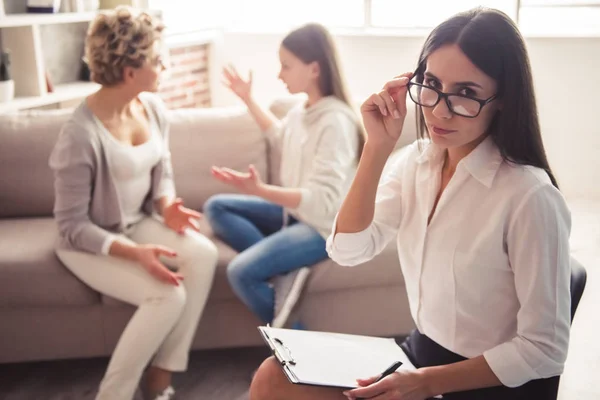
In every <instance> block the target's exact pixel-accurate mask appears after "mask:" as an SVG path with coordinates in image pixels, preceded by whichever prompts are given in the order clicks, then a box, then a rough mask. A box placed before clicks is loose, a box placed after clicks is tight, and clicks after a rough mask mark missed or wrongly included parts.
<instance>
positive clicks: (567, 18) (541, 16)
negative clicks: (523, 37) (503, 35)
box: [518, 0, 600, 35]
mask: <svg viewBox="0 0 600 400" xmlns="http://www.w3.org/2000/svg"><path fill="white" fill-rule="evenodd" d="M518 18H519V19H518V21H519V27H520V29H521V30H522V31H523V33H525V34H528V33H530V34H536V33H537V34H546V35H569V34H598V33H600V0H579V1H577V0H521V7H520V8H519V17H518Z"/></svg>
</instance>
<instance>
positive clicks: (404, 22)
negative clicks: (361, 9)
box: [370, 0, 517, 28]
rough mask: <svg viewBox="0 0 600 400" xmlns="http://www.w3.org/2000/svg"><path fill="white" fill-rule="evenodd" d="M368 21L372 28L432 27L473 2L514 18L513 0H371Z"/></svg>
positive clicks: (473, 4) (514, 2)
mask: <svg viewBox="0 0 600 400" xmlns="http://www.w3.org/2000/svg"><path fill="white" fill-rule="evenodd" d="M370 3H371V25H372V26H373V27H376V28H380V27H383V28H432V27H434V26H436V25H437V24H439V23H441V22H443V21H444V20H445V19H447V18H449V17H451V16H452V15H454V14H456V13H457V12H460V11H463V10H468V9H470V8H473V7H477V6H485V7H492V8H497V9H499V10H502V11H504V12H505V13H506V14H508V15H509V16H510V17H511V18H513V19H515V18H516V11H517V6H516V0H453V1H447V0H445V1H444V0H421V1H414V2H411V3H406V2H403V1H398V0H371V2H370Z"/></svg>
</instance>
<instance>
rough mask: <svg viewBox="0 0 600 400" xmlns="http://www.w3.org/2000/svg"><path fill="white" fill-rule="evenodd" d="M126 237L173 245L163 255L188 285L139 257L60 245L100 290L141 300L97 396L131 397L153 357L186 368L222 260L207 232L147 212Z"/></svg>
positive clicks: (106, 399)
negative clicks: (165, 278) (169, 254)
mask: <svg viewBox="0 0 600 400" xmlns="http://www.w3.org/2000/svg"><path fill="white" fill-rule="evenodd" d="M121 240H123V241H129V242H135V243H139V244H157V245H163V246H167V247H169V248H171V249H172V250H174V251H175V252H176V253H177V257H174V258H166V257H165V258H163V259H162V261H163V262H164V263H165V265H168V266H170V267H173V268H177V269H178V272H179V273H181V274H182V275H183V276H184V280H183V281H182V283H183V285H181V284H180V285H179V286H174V285H170V284H166V283H163V282H161V281H159V280H157V279H156V278H154V277H153V276H151V275H150V274H149V273H148V272H146V270H145V269H144V268H143V267H142V266H141V265H140V264H138V263H136V262H133V261H129V260H125V259H121V258H117V257H113V256H99V255H95V254H91V253H86V252H80V251H71V250H58V251H57V255H58V257H59V258H60V260H61V261H62V262H63V264H64V265H65V266H66V267H67V268H68V269H69V270H71V271H72V272H73V273H74V274H75V275H76V276H77V277H78V278H79V279H81V280H82V281H83V282H85V283H86V284H87V285H89V286H90V287H92V288H93V289H94V290H96V291H98V292H100V293H103V294H106V295H108V296H110V297H114V298H116V299H119V300H121V301H124V302H127V303H129V304H132V305H136V306H137V307H138V308H137V311H136V312H135V314H134V315H133V317H132V318H131V320H130V321H129V323H128V324H127V326H126V328H125V330H124V331H123V334H122V335H121V337H120V339H119V342H118V344H117V347H116V349H115V351H114V353H113V355H112V357H111V359H110V363H109V365H108V369H107V371H106V373H105V375H104V378H103V379H102V383H101V384H100V389H99V392H98V395H97V397H96V399H97V400H131V399H132V398H133V396H134V394H135V391H136V388H137V386H138V383H139V381H140V378H141V375H142V373H143V371H144V369H145V367H146V366H147V364H148V363H149V362H150V360H151V358H152V357H153V356H154V359H153V360H152V365H154V366H156V367H159V368H161V369H165V370H168V371H174V372H175V371H184V370H185V369H186V368H187V363H188V353H189V349H190V346H191V343H192V340H193V338H194V334H195V332H196V328H197V326H198V320H199V319H200V316H201V314H202V311H203V309H204V306H205V304H206V299H207V297H208V294H209V291H210V288H211V286H212V281H213V277H214V273H215V267H216V264H217V249H216V247H215V245H214V244H213V243H212V242H211V241H210V240H209V239H207V238H206V237H205V236H203V235H200V234H198V233H196V232H192V231H190V230H188V231H187V232H186V234H184V235H179V234H177V233H176V232H174V231H172V230H170V229H169V228H168V227H167V226H165V225H164V224H163V223H162V222H160V221H158V220H156V219H154V218H150V217H147V218H145V219H143V220H142V221H140V222H139V223H137V224H135V225H134V226H133V227H132V228H131V229H130V231H128V232H127V233H126V235H123V236H122V237H121Z"/></svg>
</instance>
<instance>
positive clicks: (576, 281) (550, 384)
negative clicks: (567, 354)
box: [539, 257, 587, 399]
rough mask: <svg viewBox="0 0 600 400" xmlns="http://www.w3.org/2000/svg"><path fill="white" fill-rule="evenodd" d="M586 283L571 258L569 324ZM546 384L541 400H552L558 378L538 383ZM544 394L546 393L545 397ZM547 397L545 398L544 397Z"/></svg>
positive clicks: (580, 268) (578, 263)
mask: <svg viewBox="0 0 600 400" xmlns="http://www.w3.org/2000/svg"><path fill="white" fill-rule="evenodd" d="M586 281H587V272H586V271H585V268H584V267H583V265H581V263H580V262H579V261H577V260H576V259H574V258H573V257H571V323H573V318H574V317H575V311H577V306H578V305H579V301H580V300H581V296H583V289H585V283H586ZM544 381H547V382H546V383H544V384H542V386H543V389H541V390H540V394H541V395H542V396H541V398H545V399H546V398H548V399H549V398H552V399H556V398H557V397H558V385H559V383H560V376H554V377H552V378H548V379H542V380H540V381H539V382H544ZM542 386H541V387H542ZM545 393H548V394H547V395H546V394H545ZM546 396H547V397H546Z"/></svg>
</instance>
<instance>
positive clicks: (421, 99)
mask: <svg viewBox="0 0 600 400" xmlns="http://www.w3.org/2000/svg"><path fill="white" fill-rule="evenodd" d="M407 86H408V94H409V95H410V99H411V100H412V101H413V102H415V103H416V104H418V105H420V106H422V107H435V106H437V104H438V103H439V102H440V100H441V99H444V101H445V102H446V105H447V106H448V109H449V110H450V111H451V112H452V113H454V114H456V115H460V116H461V117H466V118H475V117H477V116H478V115H479V113H480V112H481V109H482V108H483V106H485V105H486V104H489V103H490V102H492V101H493V100H494V99H495V98H496V95H493V96H492V97H490V98H488V99H486V100H480V99H476V98H474V97H470V96H465V95H463V94H456V93H443V92H441V91H439V90H437V89H436V88H433V87H431V86H427V85H423V84H421V83H416V82H412V81H411V82H408V85H407Z"/></svg>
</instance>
